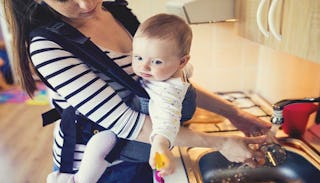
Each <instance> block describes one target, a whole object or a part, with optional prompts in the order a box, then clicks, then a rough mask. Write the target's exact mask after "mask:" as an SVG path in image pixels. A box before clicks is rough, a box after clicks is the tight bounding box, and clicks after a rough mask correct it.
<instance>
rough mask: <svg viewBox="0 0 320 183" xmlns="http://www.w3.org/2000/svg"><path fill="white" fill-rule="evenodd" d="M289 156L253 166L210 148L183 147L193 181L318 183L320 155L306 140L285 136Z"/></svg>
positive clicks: (184, 158)
mask: <svg viewBox="0 0 320 183" xmlns="http://www.w3.org/2000/svg"><path fill="white" fill-rule="evenodd" d="M278 140H279V143H280V144H281V145H282V146H283V147H284V148H285V149H286V153H287V159H286V160H285V162H283V163H282V164H280V165H279V166H277V167H258V168H250V167H248V166H244V165H243V164H240V163H232V162H229V161H228V160H227V159H225V158H224V157H223V156H222V155H221V154H220V153H219V152H218V151H215V150H214V149H210V148H199V147H189V148H180V153H181V156H182V159H183V163H184V166H185V169H186V172H187V176H188V180H189V182H190V183H211V182H212V183H213V182H219V183H220V182H221V183H227V182H228V183H237V182H241V183H246V182H248V183H282V182H290V183H316V182H317V183H318V182H319V181H320V156H319V154H318V153H316V152H315V151H314V150H313V149H311V148H310V147H309V146H307V145H306V144H305V143H304V142H302V141H301V140H298V139H293V138H288V137H283V138H279V139H278Z"/></svg>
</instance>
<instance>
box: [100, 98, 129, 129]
mask: <svg viewBox="0 0 320 183" xmlns="http://www.w3.org/2000/svg"><path fill="white" fill-rule="evenodd" d="M106 102H108V101H105V102H104V103H106ZM122 104H123V101H122V100H121V101H120V102H119V103H118V104H117V105H115V106H114V107H112V109H111V110H109V112H108V113H106V114H105V115H103V116H102V117H101V118H100V119H99V120H97V122H96V123H98V124H99V123H101V122H102V121H103V120H104V119H106V118H107V117H108V116H109V115H110V114H111V113H112V112H113V111H115V110H116V109H117V108H118V107H119V106H120V105H122Z"/></svg>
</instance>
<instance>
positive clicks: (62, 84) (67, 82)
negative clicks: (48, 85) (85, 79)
mask: <svg viewBox="0 0 320 183" xmlns="http://www.w3.org/2000/svg"><path fill="white" fill-rule="evenodd" d="M89 72H91V71H90V70H87V71H85V72H83V73H80V74H78V75H77V76H76V77H73V78H71V79H69V80H68V81H65V82H63V83H61V84H60V85H58V86H56V87H55V89H56V90H58V89H60V88H62V87H64V86H66V85H68V84H70V83H71V82H73V81H75V80H77V79H78V78H80V77H82V76H83V75H86V74H88V73H89ZM45 79H47V78H45Z"/></svg>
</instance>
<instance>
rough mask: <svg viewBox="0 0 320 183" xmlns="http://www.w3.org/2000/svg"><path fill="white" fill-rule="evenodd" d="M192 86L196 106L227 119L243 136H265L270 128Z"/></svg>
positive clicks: (254, 117) (269, 125) (266, 123)
mask: <svg viewBox="0 0 320 183" xmlns="http://www.w3.org/2000/svg"><path fill="white" fill-rule="evenodd" d="M192 85H193V86H194V87H195V88H196V90H197V104H198V106H199V107H201V108H203V109H206V110H208V111H211V112H214V113H217V114H220V115H222V116H224V117H226V118H228V119H229V120H230V122H231V123H232V124H233V125H234V126H235V127H236V128H238V129H239V130H241V131H242V132H243V133H245V135H247V136H251V135H252V134H266V133H267V132H268V131H269V129H270V128H271V123H268V122H266V121H263V120H261V119H260V118H257V117H256V116H254V115H251V114H250V113H248V112H246V111H243V110H241V109H240V108H238V107H236V106H234V105H233V104H232V103H230V102H229V101H227V100H224V99H223V98H221V97H220V96H218V95H216V94H214V93H213V92H209V91H207V90H206V89H204V88H202V87H201V86H199V85H197V84H196V83H194V82H193V83H192Z"/></svg>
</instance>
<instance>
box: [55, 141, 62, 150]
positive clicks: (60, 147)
mask: <svg viewBox="0 0 320 183" xmlns="http://www.w3.org/2000/svg"><path fill="white" fill-rule="evenodd" d="M54 143H55V144H56V145H57V146H58V148H59V149H62V146H60V145H59V144H58V142H57V140H56V139H54Z"/></svg>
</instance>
